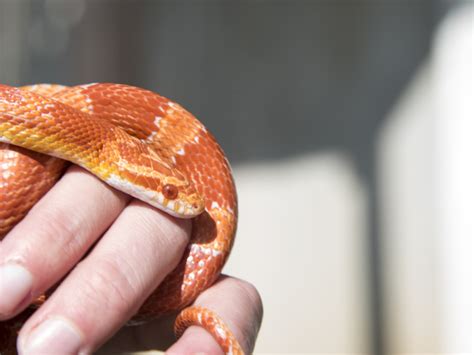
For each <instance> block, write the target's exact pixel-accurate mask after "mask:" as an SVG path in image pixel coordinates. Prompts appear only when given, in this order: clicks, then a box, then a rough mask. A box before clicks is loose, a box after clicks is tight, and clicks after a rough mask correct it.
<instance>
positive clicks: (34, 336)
mask: <svg viewBox="0 0 474 355" xmlns="http://www.w3.org/2000/svg"><path fill="white" fill-rule="evenodd" d="M19 343H20V344H19V352H20V354H26V355H34V354H50V355H54V354H61V355H63V354H64V355H69V354H78V353H79V350H80V348H81V345H82V337H81V335H80V334H79V332H78V331H77V330H76V328H75V327H74V326H73V325H71V324H70V323H69V322H68V321H66V320H63V319H59V318H53V319H48V320H46V321H45V322H44V323H42V324H40V325H39V326H38V327H37V328H36V329H34V330H33V331H32V332H31V333H30V334H29V335H28V336H27V338H26V340H25V341H24V342H22V341H21V340H20V341H19Z"/></svg>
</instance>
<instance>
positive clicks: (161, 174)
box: [0, 84, 242, 353]
mask: <svg viewBox="0 0 474 355" xmlns="http://www.w3.org/2000/svg"><path fill="white" fill-rule="evenodd" d="M0 142H3V143H0V144H2V145H3V146H2V147H1V148H2V149H1V150H0V165H1V166H2V175H1V176H0V191H1V195H0V196H1V199H0V206H1V211H0V239H1V238H2V237H3V236H4V235H5V234H6V233H7V232H8V231H9V230H10V229H11V228H12V227H13V226H14V225H15V224H16V223H18V222H19V221H20V220H21V219H22V218H23V216H24V215H25V214H26V213H27V211H28V210H29V209H30V208H31V207H32V206H33V205H34V204H35V203H36V201H38V200H39V199H40V198H41V196H42V195H43V194H44V193H45V192H46V191H48V190H49V188H50V187H51V186H52V185H54V183H55V182H56V181H57V179H58V178H59V176H60V175H61V173H62V171H63V170H64V164H65V161H70V162H72V163H75V164H77V165H80V166H82V167H83V168H85V169H87V170H89V171H90V172H92V173H93V174H95V175H96V176H97V177H99V178H100V179H101V180H103V181H104V182H106V183H107V184H109V185H111V186H112V187H114V188H117V189H118V190H121V191H123V192H125V193H128V194H130V195H131V196H133V197H135V198H137V199H140V200H142V201H144V202H146V203H149V204H151V205H152V206H154V207H156V208H158V209H161V210H163V211H165V212H166V213H169V214H171V215H173V216H176V217H181V218H193V221H192V224H193V228H192V231H193V232H192V237H191V243H190V245H189V246H188V248H187V250H186V252H185V255H184V256H183V258H182V260H181V262H180V264H179V265H178V267H176V269H175V270H174V271H173V272H172V273H171V274H170V275H168V276H167V278H166V279H165V280H164V281H163V282H162V283H161V285H160V286H159V287H158V289H157V290H156V291H155V292H154V293H153V294H152V295H151V296H150V297H149V298H148V300H147V301H146V302H145V303H144V304H143V306H142V307H141V309H140V311H139V312H138V313H137V315H136V316H135V317H134V318H133V319H132V322H141V321H145V320H147V319H151V318H156V317H159V316H160V315H164V314H167V313H170V312H173V311H177V310H183V309H184V310H183V311H182V312H181V313H180V315H179V316H178V318H177V321H176V324H175V328H176V332H177V334H178V335H179V334H181V333H182V332H183V331H184V329H186V328H187V327H188V326H189V325H192V324H197V325H201V326H203V327H204V328H206V329H207V330H208V331H210V332H211V334H213V336H214V337H215V338H216V340H217V341H218V342H219V344H220V345H221V346H222V348H223V350H225V351H226V352H227V353H242V349H241V348H240V346H239V344H238V342H237V341H236V340H235V338H234V337H233V335H232V334H231V332H230V331H229V330H228V329H227V327H226V326H225V324H224V323H223V322H222V321H220V320H219V319H218V316H217V315H216V314H214V313H213V312H212V311H209V310H206V309H202V308H198V307H192V306H191V307H190V308H185V307H187V306H188V305H189V304H191V303H192V301H193V300H194V299H195V298H196V297H197V295H198V294H199V293H201V292H202V291H203V290H205V289H206V288H208V287H209V286H210V285H212V283H213V282H214V281H215V280H216V279H217V277H218V276H219V274H220V271H221V269H222V267H223V265H224V263H225V261H226V259H227V257H228V255H229V253H230V250H231V248H232V244H233V239H234V236H235V231H236V225H237V197H236V190H235V185H234V181H233V178H232V175H231V171H230V166H229V163H228V161H227V159H226V158H225V156H224V153H223V151H222V149H221V148H220V147H219V145H218V144H217V142H216V140H215V139H214V137H213V136H212V135H211V134H210V133H209V132H208V131H207V130H206V128H205V127H204V126H203V125H202V124H201V123H200V122H199V121H198V120H197V119H196V118H194V116H192V114H190V113H189V112H188V111H186V110H185V109H184V108H182V107H181V106H180V105H178V104H176V103H174V102H171V101H170V100H168V99H166V98H164V97H161V96H159V95H158V94H155V93H153V92H151V91H147V90H144V89H140V88H136V87H132V86H126V85H120V84H88V85H80V86H75V87H63V86H60V85H48V84H40V85H33V86H29V87H23V88H14V87H9V86H6V85H0ZM20 201H21V202H20ZM42 302H44V297H41V298H39V299H38V300H36V302H35V303H36V304H37V305H40V304H41V303H42ZM0 350H1V339H0Z"/></svg>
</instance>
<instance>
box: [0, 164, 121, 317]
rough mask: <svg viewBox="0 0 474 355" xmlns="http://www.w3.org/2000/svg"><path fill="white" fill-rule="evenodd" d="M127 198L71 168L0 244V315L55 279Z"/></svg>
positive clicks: (18, 306) (10, 311)
mask: <svg viewBox="0 0 474 355" xmlns="http://www.w3.org/2000/svg"><path fill="white" fill-rule="evenodd" d="M128 200H129V197H128V196H127V195H125V194H123V193H120V192H118V191H116V190H114V189H112V188H110V187H109V186H107V185H106V184H104V183H102V182H101V181H99V180H98V179H97V178H95V177H94V176H93V175H91V174H90V173H88V172H86V171H85V170H83V169H80V168H78V167H71V168H70V169H69V170H68V171H67V172H66V174H65V175H64V176H63V177H62V178H61V179H60V181H59V182H58V183H57V184H56V185H55V186H54V187H53V188H52V189H51V190H50V191H49V192H48V193H47V194H46V195H45V196H44V197H43V198H42V199H41V200H40V201H39V202H38V203H37V204H36V205H35V206H34V207H33V209H32V210H31V211H30V212H29V214H28V215H27V216H26V217H25V218H24V219H23V220H22V221H21V222H20V223H19V224H18V225H17V226H16V227H15V228H14V229H13V230H12V231H11V232H10V233H9V234H8V235H7V236H6V237H5V239H4V240H3V241H2V243H1V244H0V295H1V297H0V319H7V318H11V317H12V316H13V315H15V314H17V313H19V312H20V311H21V310H22V309H24V308H25V307H26V306H27V305H29V304H30V303H31V302H32V301H33V300H34V299H35V298H36V297H38V296H39V295H41V294H43V293H44V292H45V291H46V290H47V289H48V288H50V287H51V286H52V285H53V284H55V283H56V282H57V281H58V280H60V279H61V278H62V277H63V276H64V275H65V274H66V273H67V271H68V270H70V269H71V268H72V267H73V265H75V264H76V263H77V262H78V261H79V260H80V258H81V257H82V256H83V255H84V254H85V253H86V251H87V250H88V249H89V248H90V246H91V245H92V244H93V243H94V242H95V241H96V240H97V238H98V237H99V236H100V235H101V234H102V233H103V232H104V231H105V230H106V228H107V227H108V226H109V225H110V224H111V223H112V222H113V220H114V219H115V218H116V217H117V216H118V214H119V213H120V212H121V211H122V209H123V208H124V207H125V205H126V203H127V201H128ZM105 206H107V207H106V208H105Z"/></svg>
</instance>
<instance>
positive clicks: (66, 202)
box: [0, 167, 262, 354]
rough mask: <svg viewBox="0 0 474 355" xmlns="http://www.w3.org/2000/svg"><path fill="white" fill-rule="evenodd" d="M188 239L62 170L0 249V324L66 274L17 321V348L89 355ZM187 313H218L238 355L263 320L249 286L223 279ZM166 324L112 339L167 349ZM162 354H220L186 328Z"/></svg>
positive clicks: (158, 217) (174, 222)
mask: <svg viewBox="0 0 474 355" xmlns="http://www.w3.org/2000/svg"><path fill="white" fill-rule="evenodd" d="M190 230H191V225H190V222H189V221H188V220H182V219H175V218H172V217H170V216H168V215H167V214H166V213H162V212H160V211H158V210H157V209H155V208H153V207H150V206H148V205H147V204H145V203H142V202H140V201H138V200H134V199H131V198H130V197H129V196H127V195H125V194H123V193H120V192H118V191H116V190H114V189H112V188H110V187H109V186H107V185H106V184H104V183H102V182H100V181H99V180H98V179H96V178H95V177H93V176H92V175H91V174H89V173H87V172H86V171H84V170H82V169H80V168H78V167H71V168H70V169H69V170H68V171H67V172H66V174H65V175H64V176H63V177H62V179H61V180H60V181H59V182H58V183H57V184H56V185H55V186H54V187H53V188H52V189H51V190H50V191H49V192H48V194H47V195H46V196H45V197H44V198H43V199H42V200H40V202H39V203H38V204H37V205H36V206H35V207H34V208H33V209H32V210H31V211H30V213H29V214H28V215H27V216H26V217H25V218H24V220H22V221H21V222H20V223H19V224H18V225H17V226H16V227H15V228H14V229H13V230H12V231H11V232H10V233H9V234H8V235H7V237H6V238H5V239H4V240H3V242H2V243H1V244H0V266H2V268H0V294H1V295H2V297H1V298H0V319H1V320H6V319H10V318H12V317H13V316H14V315H16V314H18V313H19V312H20V311H22V310H23V309H25V308H26V307H27V306H28V305H29V304H30V303H31V302H32V301H33V300H34V299H36V298H37V297H38V296H39V295H41V294H43V293H44V292H45V291H46V290H48V289H50V288H51V287H52V286H54V285H55V284H56V283H58V282H59V281H61V280H63V278H64V277H65V276H66V275H67V277H65V278H64V280H63V281H62V282H61V284H60V285H59V286H58V288H57V289H56V290H55V291H54V292H53V294H52V295H51V297H50V298H48V300H47V301H46V303H45V304H44V305H43V306H41V308H40V309H38V311H36V312H35V313H34V314H33V315H32V316H31V317H30V318H29V319H28V320H27V321H26V323H25V324H24V326H23V327H22V329H21V331H20V335H19V340H18V347H19V350H20V352H21V351H23V352H27V353H42V352H43V353H44V352H47V353H49V354H52V353H61V354H64V353H79V352H80V353H90V352H92V351H94V350H95V349H97V348H99V347H100V346H101V345H102V344H103V343H104V342H105V341H106V340H107V339H109V338H110V337H111V336H112V335H113V334H114V333H115V332H117V330H119V329H120V328H121V327H122V326H123V324H124V323H125V322H126V321H127V320H128V319H130V318H131V316H132V315H133V314H135V313H136V311H137V310H138V309H139V307H140V305H141V304H142V303H143V302H144V301H145V299H146V298H147V296H148V295H149V294H150V293H151V292H152V291H153V290H154V289H155V288H156V287H157V286H158V284H159V283H160V282H161V281H162V280H163V278H164V277H165V276H166V275H167V274H168V273H169V272H170V271H171V270H173V269H174V267H175V266H176V265H177V263H178V262H179V260H180V258H181V256H182V253H183V251H184V248H185V247H186V245H187V243H188V242H189V235H190ZM94 244H95V245H94ZM92 246H93V247H92ZM91 247H92V248H91ZM89 250H90V252H89V253H88V251H89ZM86 253H88V254H87V256H86V257H85V258H83V257H84V255H85V254H86ZM81 259H82V260H81ZM68 273H69V274H68ZM196 304H198V305H202V306H206V307H208V308H211V309H213V310H215V311H216V312H218V313H219V314H220V315H221V317H222V318H223V320H224V321H225V322H226V323H227V324H228V325H229V327H230V329H231V330H232V331H233V332H234V334H235V335H236V337H237V339H238V340H239V341H240V342H241V344H242V346H243V347H244V351H246V352H250V351H251V350H252V348H253V344H254V342H255V338H256V335H257V332H258V328H259V325H260V322H261V314H262V306H261V301H260V298H259V296H258V293H257V291H256V290H255V288H253V286H251V285H249V284H247V283H245V282H243V281H239V280H236V279H232V278H225V277H224V278H221V279H220V281H219V282H218V283H217V284H216V285H214V286H213V287H211V288H210V289H208V290H207V291H205V292H204V293H203V294H202V295H201V296H200V297H199V298H198V299H197V300H196ZM166 324H167V322H166V320H165V321H161V322H154V323H152V324H151V325H145V326H143V327H133V328H129V330H126V331H124V332H123V333H121V335H122V336H126V334H131V335H132V336H134V338H135V339H138V340H137V341H135V342H134V344H136V346H137V350H138V349H139V348H140V347H147V348H149V347H155V344H160V343H161V344H163V345H165V346H167V345H169V344H170V342H169V339H168V342H166V341H162V342H159V341H156V339H159V338H161V334H160V329H163V327H164V328H165V329H166ZM168 329H169V327H168ZM167 333H169V331H168V332H167ZM164 338H167V337H166V336H165V337H164ZM168 338H169V337H168ZM165 340H166V339H165ZM115 343H116V342H115ZM113 344H114V342H111V343H109V344H108V345H107V347H110V346H111V347H112V348H114V345H113ZM116 344H117V343H116ZM134 346H135V345H134ZM156 346H158V345H156ZM114 350H115V351H120V350H121V349H119V348H117V347H115V348H114ZM142 350H143V349H142ZM169 351H170V352H179V353H181V352H189V351H192V352H198V351H205V352H212V353H218V352H219V351H220V349H219V347H217V343H216V342H215V341H214V340H213V338H212V337H211V336H210V335H209V334H208V333H206V331H204V330H203V329H201V328H199V327H190V328H189V329H188V330H187V331H186V332H185V333H184V335H183V336H182V337H181V338H180V340H179V341H178V342H176V343H175V344H174V345H173V346H172V347H171V349H169Z"/></svg>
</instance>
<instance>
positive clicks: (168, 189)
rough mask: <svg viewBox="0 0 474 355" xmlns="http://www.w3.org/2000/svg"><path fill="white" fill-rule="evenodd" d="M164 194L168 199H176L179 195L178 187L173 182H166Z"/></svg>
mask: <svg viewBox="0 0 474 355" xmlns="http://www.w3.org/2000/svg"><path fill="white" fill-rule="evenodd" d="M163 196H165V198H167V199H168V200H174V199H175V198H176V197H178V188H177V187H176V186H175V185H172V184H166V185H165V186H163Z"/></svg>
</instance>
